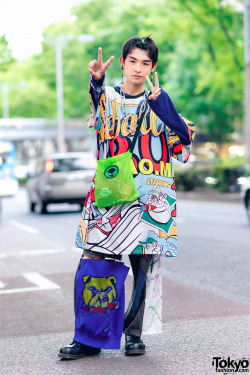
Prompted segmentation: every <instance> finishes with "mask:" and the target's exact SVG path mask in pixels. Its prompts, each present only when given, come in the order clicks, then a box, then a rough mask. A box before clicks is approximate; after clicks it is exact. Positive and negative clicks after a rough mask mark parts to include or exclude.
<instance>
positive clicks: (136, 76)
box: [133, 74, 142, 78]
mask: <svg viewBox="0 0 250 375" xmlns="http://www.w3.org/2000/svg"><path fill="white" fill-rule="evenodd" d="M133 77H134V78H142V76H138V75H136V74H135V75H133Z"/></svg>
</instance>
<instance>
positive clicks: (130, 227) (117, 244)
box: [76, 79, 195, 257]
mask: <svg viewBox="0 0 250 375" xmlns="http://www.w3.org/2000/svg"><path fill="white" fill-rule="evenodd" d="M90 99H91V115H90V117H89V120H88V126H89V127H95V129H96V134H97V146H98V158H99V159H103V158H105V157H110V156H115V155H118V154H121V153H124V152H126V151H127V150H128V148H129V146H130V144H131V142H132V139H133V134H134V133H132V134H130V132H129V131H128V130H127V125H126V121H125V118H124V113H123V108H122V98H121V95H120V92H119V88H118V87H115V88H112V87H104V84H103V83H102V82H101V83H100V84H99V85H98V83H96V82H95V81H94V80H93V79H92V80H91V84H90ZM142 102H143V93H142V94H141V95H138V96H129V95H126V99H125V105H126V114H127V119H128V124H129V125H131V127H132V128H133V127H134V125H135V124H136V119H137V114H138V113H139V109H140V106H141V104H142ZM194 132H195V128H194V125H193V123H191V122H190V121H188V120H187V119H185V118H182V117H181V116H180V115H179V114H178V112H177V111H176V109H175V107H174V105H173V103H172V101H171V99H170V98H169V96H168V94H167V93H166V92H165V91H164V90H162V92H161V94H160V96H159V97H158V98H157V100H155V101H154V102H150V101H148V102H147V110H146V114H145V117H144V120H143V122H142V125H141V129H140V133H139V136H138V139H137V141H136V145H135V148H134V151H133V157H132V169H133V175H134V181H135V184H136V187H137V190H138V193H139V198H138V199H137V200H136V201H134V202H130V203H125V204H120V205H117V206H113V207H107V208H97V207H96V206H95V179H94V180H93V182H92V185H91V187H90V190H89V193H88V195H87V198H86V200H85V204H84V208H83V211H82V217H81V220H80V223H79V227H78V231H77V236H76V245H77V246H78V247H79V248H86V249H88V250H93V251H98V252H101V253H112V254H162V255H165V256H168V257H169V256H170V257H172V256H176V254H177V227H176V191H175V179H174V171H173V165H172V158H174V159H176V160H178V161H181V162H184V163H185V162H187V161H188V158H189V154H190V151H191V144H192V141H193V140H194ZM177 134H178V135H177Z"/></svg>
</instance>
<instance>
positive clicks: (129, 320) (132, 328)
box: [123, 255, 152, 355]
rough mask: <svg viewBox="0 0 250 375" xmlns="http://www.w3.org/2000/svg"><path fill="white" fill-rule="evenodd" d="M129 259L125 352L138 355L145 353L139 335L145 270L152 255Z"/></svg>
mask: <svg viewBox="0 0 250 375" xmlns="http://www.w3.org/2000/svg"><path fill="white" fill-rule="evenodd" d="M129 259H130V263H131V266H132V271H133V276H134V284H133V291H132V295H131V300H130V303H129V306H128V309H127V311H126V313H125V317H124V329H123V332H124V333H125V335H126V345H125V354H126V355H140V354H144V353H145V345H144V344H143V342H142V340H141V338H140V337H141V333H142V324H143V315H144V308H145V297H146V279H147V272H148V268H149V265H150V262H151V259H152V255H130V257H129Z"/></svg>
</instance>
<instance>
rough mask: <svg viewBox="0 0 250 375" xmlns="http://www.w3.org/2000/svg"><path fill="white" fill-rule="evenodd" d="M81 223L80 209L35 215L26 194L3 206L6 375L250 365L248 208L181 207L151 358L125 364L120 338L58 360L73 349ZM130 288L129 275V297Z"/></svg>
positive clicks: (0, 279) (150, 341)
mask: <svg viewBox="0 0 250 375" xmlns="http://www.w3.org/2000/svg"><path fill="white" fill-rule="evenodd" d="M182 198H183V196H182ZM79 219H80V211H79V209H78V206H77V205H76V206H68V205H62V206H56V205H51V206H49V213H48V214H47V215H39V214H37V213H34V214H30V213H29V212H28V204H27V197H26V194H25V190H23V189H21V191H20V193H19V194H18V196H17V197H15V198H8V199H7V198H5V199H3V202H2V215H1V225H0V374H11V375H13V374H14V375H16V374H17V375H22V374H46V375H52V374H74V373H79V374H87V375H88V374H94V373H96V372H99V373H101V374H104V375H105V374H128V373H132V374H146V375H147V374H150V375H151V374H169V375H182V374H184V375H191V374H194V375H200V374H202V375H203V374H208V375H213V374H216V373H217V372H216V368H215V365H212V361H213V357H221V359H223V358H225V360H228V357H230V359H231V360H237V361H239V360H242V359H244V358H246V360H248V358H249V357H250V294H249V290H250V277H249V264H250V227H249V224H248V222H247V217H246V213H245V211H244V207H243V206H242V205H241V202H238V203H235V202H232V203H228V202H218V201H216V202H214V201H211V200H209V201H203V200H185V199H180V200H179V203H178V235H179V254H178V256H177V257H176V258H173V259H165V258H162V264H163V289H164V295H163V332H162V334H161V335H150V336H145V337H144V342H145V343H146V345H147V354H146V355H145V356H142V357H134V358H129V357H125V356H124V339H123V340H122V345H121V349H120V350H113V351H112V350H103V351H102V354H101V355H99V356H97V357H93V358H84V359H81V360H77V361H62V360H59V359H58V358H57V352H58V350H59V348H60V347H61V346H63V345H65V344H68V343H70V342H71V339H72V334H73V329H74V314H73V279H74V272H75V269H76V267H77V264H78V261H79V257H80V253H79V251H78V250H77V249H76V248H75V246H74V236H75V232H76V227H77V224H78V221H79ZM125 261H127V260H126V259H125ZM131 283H132V278H131V277H130V276H128V278H127V281H126V291H127V299H128V298H129V290H131ZM218 361H219V360H218ZM221 364H224V362H221ZM243 364H244V362H243ZM245 364H246V362H245ZM248 368H249V367H248ZM221 369H222V368H221ZM232 369H233V368H232V367H231V370H232ZM225 370H226V368H225ZM249 371H250V370H249ZM224 373H226V371H225V372H224ZM228 373H229V372H228ZM231 373H232V371H231Z"/></svg>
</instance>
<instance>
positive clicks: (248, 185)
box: [241, 177, 250, 223]
mask: <svg viewBox="0 0 250 375" xmlns="http://www.w3.org/2000/svg"><path fill="white" fill-rule="evenodd" d="M241 196H242V198H243V202H244V204H245V207H246V210H247V216H248V219H249V223H250V177H247V178H245V180H244V183H243V184H242V185H241Z"/></svg>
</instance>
